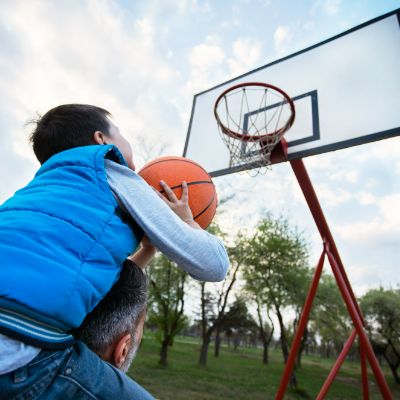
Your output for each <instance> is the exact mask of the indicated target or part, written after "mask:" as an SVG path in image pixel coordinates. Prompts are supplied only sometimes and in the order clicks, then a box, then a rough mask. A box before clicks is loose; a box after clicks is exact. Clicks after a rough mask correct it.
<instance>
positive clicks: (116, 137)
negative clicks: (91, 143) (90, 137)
mask: <svg viewBox="0 0 400 400" xmlns="http://www.w3.org/2000/svg"><path fill="white" fill-rule="evenodd" d="M108 123H109V129H108V133H107V134H104V133H103V132H99V131H97V132H95V133H94V140H95V142H96V143H98V144H113V145H115V146H116V147H118V150H119V151H120V152H121V153H122V155H123V156H124V158H125V160H126V162H127V163H128V166H129V168H131V169H133V170H135V164H134V162H133V154H132V148H131V145H130V144H129V142H128V141H127V140H126V139H125V138H124V137H123V136H122V135H121V132H120V131H119V129H118V127H117V126H116V125H115V124H114V123H113V122H112V121H111V120H110V119H108Z"/></svg>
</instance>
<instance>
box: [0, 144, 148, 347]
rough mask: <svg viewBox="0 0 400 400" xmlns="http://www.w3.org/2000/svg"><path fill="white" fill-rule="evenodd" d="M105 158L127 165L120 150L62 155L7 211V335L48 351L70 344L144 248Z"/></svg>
mask: <svg viewBox="0 0 400 400" xmlns="http://www.w3.org/2000/svg"><path fill="white" fill-rule="evenodd" d="M104 158H110V159H112V160H114V161H116V162H119V163H121V164H123V165H126V162H125V160H124V159H123V157H122V155H121V154H120V152H119V151H118V150H117V148H116V147H114V146H97V145H96V146H85V147H78V148H74V149H71V150H67V151H64V152H62V153H59V154H56V155H55V156H53V157H52V158H50V159H49V160H48V161H46V162H45V163H44V164H43V165H42V167H41V168H40V169H39V171H38V172H37V173H36V175H35V177H34V179H33V180H32V181H31V182H30V183H29V184H28V185H27V186H25V187H24V188H23V189H21V190H19V191H18V192H16V193H15V195H14V196H13V197H11V198H10V199H9V200H7V201H6V202H5V203H4V204H3V205H2V206H1V207H0V332H2V333H6V334H9V335H10V336H14V337H17V338H20V339H21V338H22V339H24V340H25V339H26V337H30V338H31V339H32V340H25V341H28V342H30V343H34V344H36V345H40V346H41V347H52V345H51V342H52V341H55V343H61V342H66V341H68V340H70V339H71V337H70V335H68V334H66V332H67V331H68V330H69V329H71V328H74V327H78V326H79V325H80V324H81V322H82V320H83V319H84V318H85V316H86V314H87V313H88V312H90V311H91V310H92V309H93V308H94V307H95V305H96V304H97V303H98V302H99V301H100V300H101V299H102V298H103V297H104V296H105V294H106V293H107V292H108V290H109V289H110V288H111V286H112V285H113V283H114V282H115V281H116V279H117V278H118V276H119V272H120V269H121V267H122V263H123V261H124V259H125V258H126V257H127V256H128V255H129V254H130V253H132V252H133V251H134V250H135V249H136V248H137V246H138V243H139V240H140V239H141V233H140V229H138V230H137V231H135V227H134V223H132V221H131V223H127V222H126V221H123V219H122V217H121V212H120V209H119V207H118V204H117V202H116V200H115V198H114V196H113V194H112V192H111V190H110V187H109V186H108V184H107V179H106V174H105V167H104ZM21 321H24V324H22V325H21V323H22V322H21ZM29 330H32V332H33V333H32V332H28V331H29ZM47 330H48V331H47ZM35 335H36V336H35ZM47 336H49V337H47ZM53 336H54V337H53ZM46 341H47V342H49V343H50V345H48V346H46V345H45V344H44V343H45V342H46ZM53 347H57V345H56V344H55V345H54V346H53ZM59 347H60V346H59ZM61 347H62V346H61Z"/></svg>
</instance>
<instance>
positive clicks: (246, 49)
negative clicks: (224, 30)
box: [228, 38, 261, 76]
mask: <svg viewBox="0 0 400 400" xmlns="http://www.w3.org/2000/svg"><path fill="white" fill-rule="evenodd" d="M232 53H233V54H232V57H230V58H229V59H228V65H229V71H230V75H232V76H236V75H240V74H243V73H245V72H247V71H249V70H250V69H252V68H254V67H255V66H256V63H257V62H258V61H259V59H260V55H261V43H260V42H258V41H256V40H253V39H248V38H240V39H238V40H236V41H235V42H233V44H232Z"/></svg>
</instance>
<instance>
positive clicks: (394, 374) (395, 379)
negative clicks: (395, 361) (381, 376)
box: [389, 364, 400, 385]
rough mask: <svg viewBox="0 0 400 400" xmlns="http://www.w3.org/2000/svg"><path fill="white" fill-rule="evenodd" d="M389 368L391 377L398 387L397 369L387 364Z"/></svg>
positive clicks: (399, 381)
mask: <svg viewBox="0 0 400 400" xmlns="http://www.w3.org/2000/svg"><path fill="white" fill-rule="evenodd" d="M389 368H390V371H392V375H393V378H394V381H395V382H396V383H397V384H398V385H400V376H399V374H398V372H397V368H396V367H395V366H393V365H390V364H389Z"/></svg>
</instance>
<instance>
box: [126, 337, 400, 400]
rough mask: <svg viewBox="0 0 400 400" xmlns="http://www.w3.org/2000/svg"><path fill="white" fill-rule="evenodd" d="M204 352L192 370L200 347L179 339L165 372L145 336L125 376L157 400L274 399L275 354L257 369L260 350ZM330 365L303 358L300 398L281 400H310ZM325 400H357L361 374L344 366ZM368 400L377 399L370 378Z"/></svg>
mask: <svg viewBox="0 0 400 400" xmlns="http://www.w3.org/2000/svg"><path fill="white" fill-rule="evenodd" d="M212 350H213V348H212V347H211V348H210V351H209V360H208V365H207V367H206V368H201V367H199V366H198V365H197V360H198V354H199V344H198V342H197V341H196V340H193V339H190V338H182V337H181V338H178V339H177V340H176V342H175V343H174V346H173V347H171V348H170V350H169V366H168V367H167V368H163V367H161V366H159V365H158V358H159V357H158V352H159V344H158V342H157V341H156V340H155V339H154V338H153V337H152V336H146V337H145V338H144V340H143V343H142V346H141V349H140V351H139V354H138V356H137V359H136V360H135V362H134V364H133V367H132V368H131V370H130V372H129V374H130V375H131V376H132V377H133V378H134V379H135V380H136V381H137V382H138V383H140V384H141V385H143V386H144V387H145V388H146V389H147V390H149V391H150V393H152V394H153V395H154V396H155V397H156V398H158V399H160V400H168V399H171V400H190V399H193V400H214V399H215V400H216V399H230V398H232V399H235V400H237V399H239V400H240V399H246V400H250V399H251V400H253V399H254V400H258V399H260V400H261V399H263V400H265V399H273V398H274V395H275V392H276V389H277V387H278V385H279V381H280V376H281V373H282V369H283V364H282V355H281V353H280V351H279V350H276V351H274V352H272V353H271V356H270V358H271V361H270V364H269V365H266V366H265V365H263V364H262V363H261V350H260V349H239V350H238V351H236V352H235V351H233V350H232V349H228V348H226V347H223V348H222V350H221V354H220V357H219V358H214V356H213V352H212ZM333 362H334V360H325V359H321V358H320V357H316V356H314V357H311V356H310V357H304V359H303V367H302V368H301V369H300V370H299V371H298V381H299V387H300V388H301V389H302V392H303V393H304V394H303V396H302V395H300V394H295V393H290V392H287V396H286V399H303V398H310V399H313V398H315V396H316V394H317V393H318V391H319V389H320V387H321V385H322V384H323V382H324V380H325V378H326V376H327V374H328V373H329V370H330V367H331V365H332V363H333ZM384 372H385V375H386V377H387V379H388V383H389V385H390V388H391V390H392V393H393V396H394V398H398V399H400V387H399V386H396V385H395V384H394V381H393V379H392V378H391V376H390V373H389V371H388V370H386V369H385V370H384ZM327 398H328V399H360V398H362V395H361V390H360V368H359V364H358V363H352V362H346V363H345V364H344V365H343V366H342V369H341V370H340V372H339V375H338V377H337V378H336V381H335V382H334V384H333V385H332V386H331V389H330V391H329V394H328V397H327ZM370 398H371V399H381V398H382V397H381V395H380V392H379V390H378V389H377V387H376V384H375V382H374V380H373V378H372V379H371V381H370Z"/></svg>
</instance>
